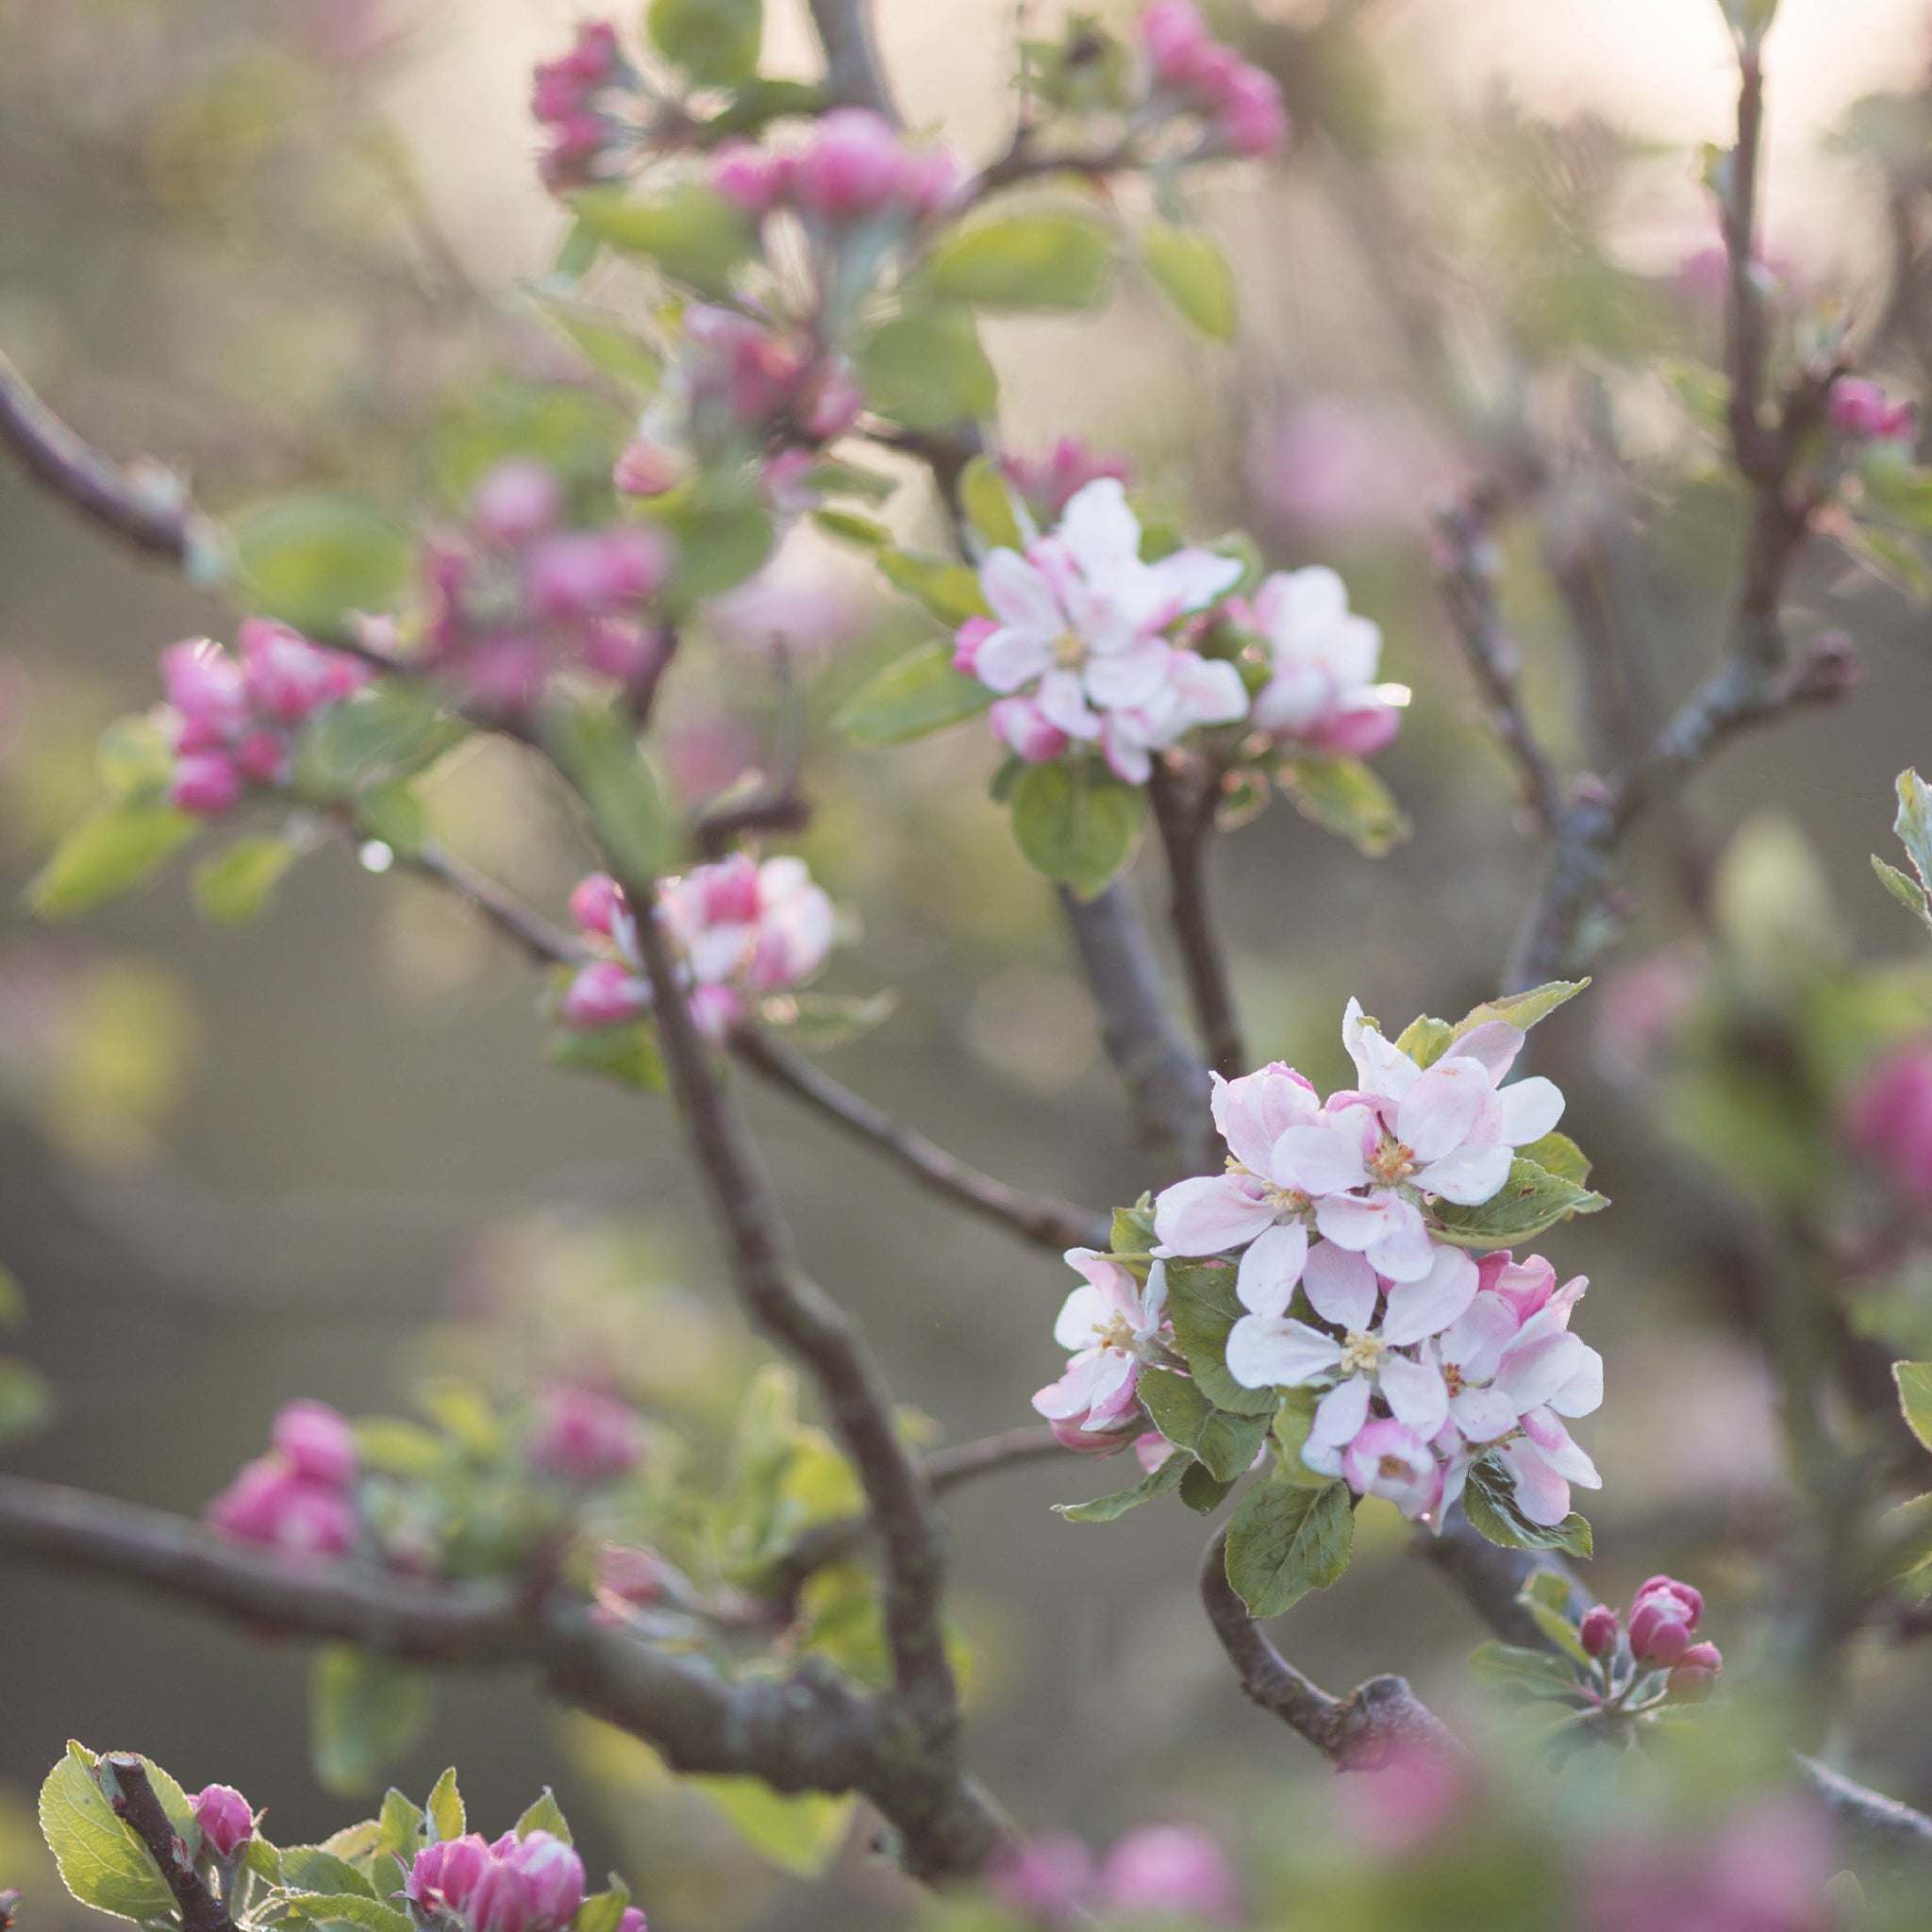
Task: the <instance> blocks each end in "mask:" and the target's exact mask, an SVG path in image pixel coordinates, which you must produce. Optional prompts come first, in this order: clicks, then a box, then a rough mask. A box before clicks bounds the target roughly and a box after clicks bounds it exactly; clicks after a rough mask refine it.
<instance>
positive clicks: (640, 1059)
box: [543, 1020, 664, 1093]
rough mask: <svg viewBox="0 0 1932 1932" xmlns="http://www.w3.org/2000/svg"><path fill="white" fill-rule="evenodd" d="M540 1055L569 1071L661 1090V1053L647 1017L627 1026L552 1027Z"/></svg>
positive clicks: (655, 1030) (656, 1036)
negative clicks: (600, 1075) (599, 1075)
mask: <svg viewBox="0 0 1932 1932" xmlns="http://www.w3.org/2000/svg"><path fill="white" fill-rule="evenodd" d="M543 1057H544V1058H545V1059H547V1060H548V1061H549V1062H550V1064H551V1065H552V1066H553V1067H558V1068H561V1069H562V1070H563V1071H564V1072H566V1073H572V1074H603V1075H604V1076H605V1077H606V1078H607V1079H611V1080H617V1081H620V1082H621V1083H622V1084H623V1085H625V1086H626V1087H635V1088H637V1089H638V1090H639V1091H640V1092H643V1093H661V1092H663V1091H664V1056H663V1054H662V1053H661V1052H660V1051H659V1049H658V1033H657V1029H656V1028H655V1027H654V1026H652V1025H651V1024H650V1023H649V1021H647V1020H639V1021H635V1022H633V1023H632V1024H630V1025H628V1026H597V1027H589V1028H586V1027H581V1026H555V1027H552V1029H551V1031H550V1037H549V1040H548V1041H547V1042H546V1043H545V1045H544V1049H543Z"/></svg>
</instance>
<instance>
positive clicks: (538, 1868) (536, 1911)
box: [403, 1831, 645, 1932]
mask: <svg viewBox="0 0 1932 1932" xmlns="http://www.w3.org/2000/svg"><path fill="white" fill-rule="evenodd" d="M403 1897H404V1898H405V1899H406V1900H407V1902H408V1907H409V1913H410V1916H411V1917H412V1918H413V1919H414V1920H415V1922H416V1924H418V1925H419V1926H423V1927H425V1932H426V1928H428V1927H432V1926H435V1927H442V1928H449V1927H451V1926H454V1925H462V1926H466V1927H467V1928H468V1932H563V1928H564V1927H565V1926H567V1925H568V1924H570V1922H571V1921H572V1920H573V1919H574V1918H575V1917H576V1914H577V1910H578V1908H579V1907H581V1906H582V1905H583V1902H584V1864H583V1860H582V1859H581V1858H579V1857H577V1855H576V1853H575V1851H574V1850H573V1849H572V1848H571V1846H570V1845H569V1844H568V1843H566V1842H565V1841H564V1840H562V1839H560V1838H558V1837H556V1836H555V1835H554V1834H552V1833H550V1832H547V1831H532V1832H529V1833H526V1834H525V1836H524V1837H523V1838H519V1837H518V1836H517V1835H516V1833H515V1832H513V1831H507V1832H505V1833H504V1835H503V1836H502V1837H501V1838H499V1839H498V1840H496V1841H495V1842H494V1843H493V1844H492V1843H491V1842H490V1841H489V1840H486V1839H485V1838H484V1837H483V1836H482V1835H481V1834H480V1833H479V1832H474V1831H472V1832H465V1833H464V1834H463V1836H462V1837H460V1838H452V1839H442V1840H439V1841H438V1842H437V1843H435V1844H432V1845H425V1847H424V1848H423V1850H422V1851H420V1852H418V1853H417V1854H416V1857H415V1862H414V1863H413V1864H412V1865H411V1866H410V1867H409V1876H408V1882H407V1884H406V1885H405V1886H404V1889H403ZM618 1932H645V1925H644V1915H643V1913H641V1911H639V1910H638V1909H637V1908H636V1907H627V1908H626V1909H625V1914H624V1917H623V1919H622V1921H621V1922H620V1924H619V1928H618Z"/></svg>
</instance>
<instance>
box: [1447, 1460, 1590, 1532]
mask: <svg viewBox="0 0 1932 1932" xmlns="http://www.w3.org/2000/svg"><path fill="white" fill-rule="evenodd" d="M1462 1513H1463V1514H1464V1515H1465V1516H1467V1517H1468V1518H1469V1522H1470V1527H1471V1528H1473V1529H1474V1530H1475V1532H1476V1533H1477V1534H1478V1535H1479V1536H1483V1537H1486V1538H1488V1539H1489V1541H1491V1542H1492V1543H1500V1544H1501V1545H1502V1546H1503V1547H1504V1548H1505V1549H1508V1550H1561V1551H1562V1552H1563V1554H1564V1555H1565V1556H1568V1557H1589V1556H1590V1555H1591V1535H1590V1524H1588V1523H1586V1522H1585V1521H1584V1519H1583V1518H1582V1517H1581V1516H1579V1515H1578V1514H1577V1513H1576V1511H1575V1510H1574V1509H1573V1510H1572V1511H1571V1512H1570V1514H1569V1515H1568V1516H1566V1517H1564V1519H1563V1520H1562V1522H1561V1523H1558V1524H1554V1525H1549V1526H1545V1525H1544V1524H1540V1523H1532V1522H1530V1520H1529V1519H1528V1517H1526V1516H1525V1515H1524V1513H1523V1511H1522V1510H1521V1509H1519V1508H1518V1507H1516V1492H1515V1486H1514V1485H1513V1484H1512V1483H1511V1482H1510V1480H1509V1477H1508V1475H1507V1474H1506V1472H1505V1471H1503V1470H1502V1469H1501V1468H1499V1467H1498V1466H1497V1464H1496V1462H1495V1461H1494V1459H1493V1458H1492V1457H1487V1456H1485V1457H1477V1458H1476V1460H1475V1461H1474V1463H1472V1464H1471V1465H1470V1471H1469V1481H1468V1483H1467V1484H1466V1485H1465V1487H1464V1489H1463V1491H1462Z"/></svg>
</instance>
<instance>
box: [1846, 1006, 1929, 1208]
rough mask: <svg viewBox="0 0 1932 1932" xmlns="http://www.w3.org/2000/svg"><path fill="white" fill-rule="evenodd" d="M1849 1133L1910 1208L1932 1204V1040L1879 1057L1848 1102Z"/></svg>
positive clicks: (1862, 1152) (1847, 1134)
mask: <svg viewBox="0 0 1932 1932" xmlns="http://www.w3.org/2000/svg"><path fill="white" fill-rule="evenodd" d="M1844 1127H1845V1137H1846V1139H1847V1140H1848V1141H1850V1142H1851V1144H1852V1146H1853V1147H1854V1148H1855V1149H1856V1150H1857V1152H1858V1153H1860V1154H1862V1155H1864V1156H1866V1157H1867V1158H1869V1159H1871V1160H1873V1161H1874V1162H1875V1163H1876V1164H1877V1167H1878V1170H1879V1172H1880V1173H1881V1174H1883V1175H1884V1177H1885V1180H1886V1182H1887V1183H1888V1185H1889V1186H1890V1188H1891V1190H1892V1191H1893V1192H1894V1193H1895V1194H1896V1195H1897V1196H1898V1198H1899V1199H1900V1200H1901V1201H1902V1202H1904V1203H1905V1204H1906V1205H1907V1207H1910V1208H1918V1209H1924V1208H1932V1041H1924V1040H1915V1041H1911V1042H1909V1043H1908V1044H1907V1045H1905V1046H1901V1047H1897V1048H1895V1049H1894V1050H1893V1051H1892V1052H1890V1053H1889V1054H1887V1055H1886V1056H1885V1057H1884V1058H1882V1059H1881V1060H1879V1062H1878V1063H1877V1065H1875V1066H1874V1067H1873V1068H1872V1070H1871V1071H1870V1072H1869V1073H1868V1074H1866V1075H1865V1076H1864V1078H1863V1079H1861V1080H1860V1081H1859V1082H1858V1084H1857V1087H1855V1088H1854V1089H1853V1090H1852V1094H1851V1098H1850V1099H1849V1100H1848V1101H1847V1102H1846V1104H1845V1110H1844Z"/></svg>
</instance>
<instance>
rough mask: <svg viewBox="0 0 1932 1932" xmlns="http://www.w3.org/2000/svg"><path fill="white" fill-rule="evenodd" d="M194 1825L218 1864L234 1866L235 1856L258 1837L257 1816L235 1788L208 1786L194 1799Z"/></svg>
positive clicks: (230, 1786) (198, 1792)
mask: <svg viewBox="0 0 1932 1932" xmlns="http://www.w3.org/2000/svg"><path fill="white" fill-rule="evenodd" d="M194 1822H195V1824H198V1825H200V1827H201V1841H202V1843H203V1844H204V1845H205V1846H206V1847H207V1848H208V1851H210V1852H211V1853H213V1854H214V1857H215V1860H216V1862H217V1863H218V1864H222V1865H232V1864H233V1863H234V1862H235V1854H236V1853H237V1852H239V1851H240V1850H241V1849H242V1846H243V1845H245V1844H246V1843H247V1842H248V1840H250V1839H252V1838H253V1837H254V1836H255V1813H254V1811H253V1810H252V1809H251V1808H250V1807H249V1803H248V1800H247V1799H246V1798H244V1797H243V1796H242V1793H241V1792H240V1791H238V1790H236V1789H235V1787H234V1786H233V1785H205V1786H204V1787H203V1788H202V1789H201V1790H199V1791H197V1792H196V1793H195V1797H194Z"/></svg>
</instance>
